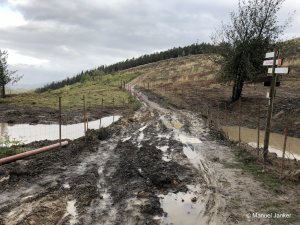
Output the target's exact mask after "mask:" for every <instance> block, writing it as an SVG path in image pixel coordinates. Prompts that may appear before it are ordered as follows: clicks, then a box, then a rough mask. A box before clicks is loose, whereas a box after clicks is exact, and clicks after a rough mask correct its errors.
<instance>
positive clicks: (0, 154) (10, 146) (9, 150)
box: [0, 135, 31, 159]
mask: <svg viewBox="0 0 300 225" xmlns="http://www.w3.org/2000/svg"><path fill="white" fill-rule="evenodd" d="M23 142H24V141H21V140H17V139H15V138H13V139H11V138H10V136H9V135H8V136H6V137H4V138H3V139H1V140H0V159H1V158H5V157H9V156H12V155H16V154H19V153H23V152H27V151H30V150H31V149H29V148H22V147H21V143H23Z"/></svg>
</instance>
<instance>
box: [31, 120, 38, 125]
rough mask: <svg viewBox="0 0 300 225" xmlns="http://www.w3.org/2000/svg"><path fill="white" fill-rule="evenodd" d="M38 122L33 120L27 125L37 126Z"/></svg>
mask: <svg viewBox="0 0 300 225" xmlns="http://www.w3.org/2000/svg"><path fill="white" fill-rule="evenodd" d="M38 122H39V120H38V119H34V120H32V121H31V122H30V123H29V125H31V124H37V123H38Z"/></svg>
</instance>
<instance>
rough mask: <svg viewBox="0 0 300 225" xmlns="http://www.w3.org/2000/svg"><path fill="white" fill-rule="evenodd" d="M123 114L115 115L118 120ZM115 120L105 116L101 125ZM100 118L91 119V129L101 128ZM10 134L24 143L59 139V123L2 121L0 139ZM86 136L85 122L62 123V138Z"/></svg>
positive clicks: (89, 125) (105, 125)
mask: <svg viewBox="0 0 300 225" xmlns="http://www.w3.org/2000/svg"><path fill="white" fill-rule="evenodd" d="M120 117H121V116H115V118H114V120H115V121H117V120H118V119H120ZM112 122H113V117H112V116H109V117H104V118H102V119H101V127H107V126H109V125H110V124H112ZM99 125H100V120H95V121H91V122H89V124H88V128H89V129H99ZM7 135H9V136H10V138H11V139H13V138H15V139H17V140H22V142H23V143H30V142H33V141H40V140H45V139H47V140H57V139H59V125H57V124H51V125H45V124H37V125H29V124H8V123H0V140H1V139H2V138H4V137H5V136H7ZM82 136H84V123H78V124H71V125H62V126H61V138H62V139H66V138H68V139H71V140H73V139H77V138H79V137H82Z"/></svg>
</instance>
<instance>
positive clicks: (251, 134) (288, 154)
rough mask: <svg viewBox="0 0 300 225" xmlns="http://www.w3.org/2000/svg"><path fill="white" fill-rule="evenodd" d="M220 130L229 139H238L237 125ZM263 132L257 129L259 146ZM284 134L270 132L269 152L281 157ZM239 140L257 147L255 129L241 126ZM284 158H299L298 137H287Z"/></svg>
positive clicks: (262, 140) (262, 141)
mask: <svg viewBox="0 0 300 225" xmlns="http://www.w3.org/2000/svg"><path fill="white" fill-rule="evenodd" d="M222 130H223V131H224V132H225V133H227V132H228V136H229V138H230V139H232V140H235V141H238V140H239V127H238V126H234V127H228V128H227V127H225V126H224V127H222ZM264 137H265V132H264V131H259V147H260V148H261V147H263V144H264ZM284 137H285V136H284V135H281V134H276V133H271V134H270V141H269V152H274V153H276V154H277V156H278V157H282V150H283V144H284ZM241 141H242V142H243V143H248V144H249V145H251V146H252V147H254V148H256V147H257V130H254V129H249V128H246V127H241ZM285 158H291V159H293V158H296V159H299V160H300V139H299V138H294V137H287V142H286V149H285Z"/></svg>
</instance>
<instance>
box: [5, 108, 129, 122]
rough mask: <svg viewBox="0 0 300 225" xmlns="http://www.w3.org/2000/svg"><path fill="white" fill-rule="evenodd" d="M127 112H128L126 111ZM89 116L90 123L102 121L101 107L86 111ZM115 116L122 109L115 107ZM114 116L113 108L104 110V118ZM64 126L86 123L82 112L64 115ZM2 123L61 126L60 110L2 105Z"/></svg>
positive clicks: (62, 117) (120, 112) (62, 119)
mask: <svg viewBox="0 0 300 225" xmlns="http://www.w3.org/2000/svg"><path fill="white" fill-rule="evenodd" d="M124 112H126V111H124ZM86 113H88V114H89V118H88V119H89V121H94V120H98V119H100V115H101V107H98V108H96V109H89V108H87V109H86ZM114 113H115V115H120V114H122V113H123V108H122V107H115V109H114ZM111 115H113V108H112V107H105V108H103V110H102V117H106V116H111ZM61 122H62V124H63V125H66V124H76V123H82V122H84V114H83V110H82V111H77V112H72V113H64V112H62V115H61ZM0 123H12V124H59V110H58V109H57V110H55V109H51V108H42V107H38V106H16V105H11V104H1V107H0Z"/></svg>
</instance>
